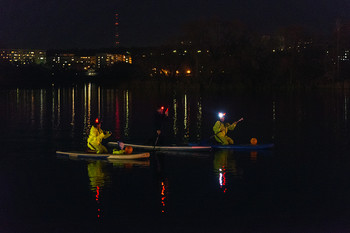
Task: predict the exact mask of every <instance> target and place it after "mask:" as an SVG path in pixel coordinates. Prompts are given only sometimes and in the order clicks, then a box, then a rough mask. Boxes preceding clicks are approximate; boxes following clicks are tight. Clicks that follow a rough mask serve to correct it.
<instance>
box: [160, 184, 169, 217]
mask: <svg viewBox="0 0 350 233" xmlns="http://www.w3.org/2000/svg"><path fill="white" fill-rule="evenodd" d="M160 186H161V191H160V197H161V213H165V212H166V202H167V200H168V180H167V179H165V180H164V181H161V183H160Z"/></svg>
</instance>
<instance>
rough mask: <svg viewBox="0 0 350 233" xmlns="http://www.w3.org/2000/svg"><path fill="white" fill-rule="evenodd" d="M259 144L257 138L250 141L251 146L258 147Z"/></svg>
mask: <svg viewBox="0 0 350 233" xmlns="http://www.w3.org/2000/svg"><path fill="white" fill-rule="evenodd" d="M257 143H258V140H257V139H256V138H252V139H250V144H252V145H256V144H257Z"/></svg>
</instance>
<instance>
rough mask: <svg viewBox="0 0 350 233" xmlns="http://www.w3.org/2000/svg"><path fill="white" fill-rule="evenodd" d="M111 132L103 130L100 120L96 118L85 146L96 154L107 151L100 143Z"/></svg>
mask: <svg viewBox="0 0 350 233" xmlns="http://www.w3.org/2000/svg"><path fill="white" fill-rule="evenodd" d="M111 134H112V133H111V132H109V131H103V130H102V129H101V121H100V120H99V119H98V118H96V120H95V122H94V125H93V126H92V127H91V129H90V135H89V138H88V139H87V146H88V147H89V149H90V150H92V151H95V152H96V153H97V154H103V153H108V150H107V148H106V147H105V146H104V145H102V140H103V139H106V138H108V137H109V136H111Z"/></svg>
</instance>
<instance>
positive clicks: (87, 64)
mask: <svg viewBox="0 0 350 233" xmlns="http://www.w3.org/2000/svg"><path fill="white" fill-rule="evenodd" d="M95 65H96V56H76V55H75V54H73V53H64V54H56V55H55V56H54V57H52V58H51V66H52V68H54V69H60V70H71V69H72V70H77V71H87V70H89V69H91V68H94V67H95Z"/></svg>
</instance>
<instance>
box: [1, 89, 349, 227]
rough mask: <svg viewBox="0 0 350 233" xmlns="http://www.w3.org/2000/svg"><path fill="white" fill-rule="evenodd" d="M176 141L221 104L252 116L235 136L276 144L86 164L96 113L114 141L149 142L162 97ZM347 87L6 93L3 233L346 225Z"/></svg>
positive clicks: (198, 133)
mask: <svg viewBox="0 0 350 233" xmlns="http://www.w3.org/2000/svg"><path fill="white" fill-rule="evenodd" d="M159 102H163V103H164V104H167V105H168V106H169V109H170V117H169V120H168V122H167V128H166V130H165V134H166V135H167V142H168V143H169V144H185V143H189V142H202V141H206V140H208V138H209V137H210V136H211V135H212V126H213V124H214V123H215V121H216V113H217V112H218V111H226V112H227V114H228V120H229V121H231V122H232V121H234V120H237V119H239V118H240V117H244V119H245V120H244V121H243V122H242V123H240V124H239V125H238V126H237V128H236V129H235V131H233V132H230V136H231V137H232V138H233V139H234V140H235V142H236V143H249V140H250V138H252V137H256V138H257V139H258V142H259V143H271V142H273V143H275V145H276V146H275V148H274V149H273V150H271V151H264V152H261V151H260V152H254V151H226V150H218V151H212V152H209V153H165V154H162V153H153V154H152V156H151V159H149V160H143V161H129V162H125V161H124V162H120V161H119V162H118V161H114V162H113V161H112V162H109V161H102V160H78V159H75V160H74V159H69V158H61V157H57V156H56V154H55V151H56V150H57V149H59V150H77V149H81V148H82V147H83V146H84V145H85V140H86V132H87V130H88V128H89V126H90V123H89V122H90V120H91V119H94V118H95V117H96V116H98V117H101V118H102V119H103V125H102V127H103V128H104V129H108V130H111V131H112V132H113V135H112V137H111V138H110V140H113V141H114V140H123V141H131V142H145V141H146V140H147V139H148V138H149V137H150V136H151V134H152V127H153V125H152V117H153V111H154V109H155V106H156V104H158V103H159ZM349 109H350V99H349V93H347V92H344V91H312V92H311V91H308V92H302V93H300V92H294V93H288V94H275V93H265V94H261V93H246V92H241V93H240V92H232V91H230V92H229V91H227V92H212V93H208V92H205V93H200V92H198V91H193V90H191V91H175V90H162V91H155V90H152V91H151V90H143V91H140V90H138V91H135V90H132V89H130V90H125V89H118V88H105V87H98V86H96V85H90V84H87V85H84V86H73V87H70V88H67V87H64V88H59V87H56V86H53V87H52V88H49V89H12V90H3V91H0V110H1V114H0V121H1V131H0V132H1V137H0V141H1V143H0V145H1V153H0V182H1V191H0V233H12V232H16V233H17V232H18V233H27V232H37V233H41V232H69V233H70V232H154V233H157V232H221V233H223V232H350V153H349V149H350V139H349V136H350V134H349V123H350V122H349V115H350V110H349Z"/></svg>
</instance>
